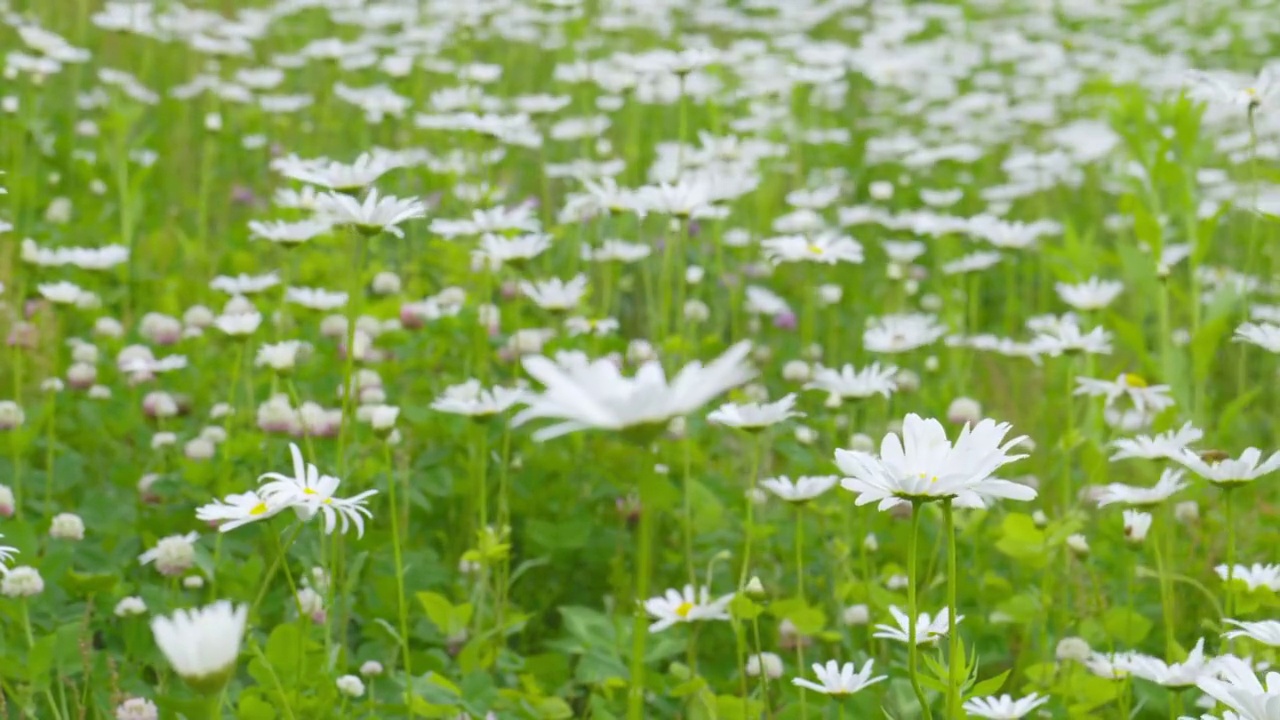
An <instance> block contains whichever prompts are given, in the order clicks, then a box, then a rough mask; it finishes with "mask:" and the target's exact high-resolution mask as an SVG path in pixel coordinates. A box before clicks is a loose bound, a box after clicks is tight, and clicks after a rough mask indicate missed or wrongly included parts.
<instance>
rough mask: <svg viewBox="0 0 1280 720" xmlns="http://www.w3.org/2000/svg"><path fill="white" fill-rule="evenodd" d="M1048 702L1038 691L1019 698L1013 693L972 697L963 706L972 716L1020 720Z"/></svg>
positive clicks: (999, 719) (991, 719) (998, 719)
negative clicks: (1014, 697)
mask: <svg viewBox="0 0 1280 720" xmlns="http://www.w3.org/2000/svg"><path fill="white" fill-rule="evenodd" d="M1047 702H1049V698H1047V697H1045V696H1042V695H1038V694H1036V693H1031V694H1030V695H1028V696H1026V697H1021V698H1018V699H1017V700H1015V699H1013V696H1012V695H1001V696H999V697H996V696H995V695H990V696H987V697H976V698H970V699H969V700H966V701H965V703H964V705H962V706H961V707H962V709H963V710H964V711H965V712H967V713H969V715H970V716H971V717H980V718H988V720H1020V718H1024V717H1026V716H1027V715H1030V714H1031V711H1033V710H1035V709H1036V708H1038V707H1040V706H1041V705H1044V704H1045V703H1047Z"/></svg>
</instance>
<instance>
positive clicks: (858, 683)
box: [791, 660, 889, 697]
mask: <svg viewBox="0 0 1280 720" xmlns="http://www.w3.org/2000/svg"><path fill="white" fill-rule="evenodd" d="M874 664H875V660H868V661H867V662H866V663H865V664H864V665H863V666H862V669H861V670H858V669H857V667H858V666H857V665H855V664H853V663H851V662H848V663H845V664H844V665H841V664H839V663H837V662H836V661H835V660H828V661H827V664H826V665H823V664H821V663H814V664H813V674H814V675H816V676H817V677H818V682H816V683H815V682H813V681H812V680H806V679H804V678H795V679H793V680H792V681H791V683H792V684H793V685H795V686H796V687H802V688H805V689H806V690H813V691H814V692H820V693H822V694H823V695H834V696H837V697H840V696H844V695H852V694H854V693H856V692H858V691H860V690H862V689H863V688H866V687H869V686H871V685H875V684H876V683H878V682H880V681H881V680H887V679H888V677H889V676H888V675H879V676H877V677H871V668H872V665H874Z"/></svg>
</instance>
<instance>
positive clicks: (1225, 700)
mask: <svg viewBox="0 0 1280 720" xmlns="http://www.w3.org/2000/svg"><path fill="white" fill-rule="evenodd" d="M1214 669H1215V670H1216V673H1215V674H1214V675H1212V676H1207V677H1202V678H1200V681H1199V682H1198V683H1197V685H1198V686H1199V688H1200V689H1201V690H1203V691H1204V692H1205V694H1207V695H1209V696H1210V697H1212V698H1213V699H1214V700H1217V701H1218V702H1220V703H1222V704H1223V705H1226V706H1227V707H1229V708H1231V710H1232V711H1233V712H1236V713H1238V714H1239V715H1240V717H1241V718H1243V719H1244V720H1272V719H1273V718H1277V717H1280V672H1274V671H1272V672H1268V673H1267V675H1266V683H1265V684H1264V683H1263V681H1262V680H1260V679H1259V678H1258V676H1257V675H1256V674H1254V671H1253V666H1252V665H1251V664H1250V663H1249V662H1248V661H1246V660H1241V659H1240V658H1238V657H1235V656H1234V655H1223V656H1221V657H1219V658H1218V659H1217V660H1216V661H1215V662H1214Z"/></svg>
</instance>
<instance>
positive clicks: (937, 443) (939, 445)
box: [835, 413, 1036, 510]
mask: <svg viewBox="0 0 1280 720" xmlns="http://www.w3.org/2000/svg"><path fill="white" fill-rule="evenodd" d="M1012 427H1013V426H1011V425H1009V424H1008V423H996V422H995V421H994V420H991V419H986V420H983V421H982V422H979V423H978V424H977V425H968V424H966V425H965V426H964V429H962V430H961V431H960V435H959V436H958V437H957V438H956V440H955V443H954V444H953V443H952V442H951V441H950V440H948V439H947V431H946V429H945V428H943V426H942V423H940V422H938V421H937V420H935V419H932V418H931V419H928V420H926V419H924V418H922V417H920V416H919V415H916V414H915V413H911V414H909V415H907V417H906V419H905V420H903V422H902V438H901V439H899V437H898V435H897V434H896V433H889V434H888V435H886V436H885V438H884V441H883V442H882V443H881V445H880V456H879V457H876V456H875V455H872V454H871V453H866V452H861V451H858V450H844V449H838V450H836V455H835V457H836V465H837V466H839V468H840V470H841V471H842V472H844V473H845V475H846V476H847V477H845V478H844V480H843V481H842V482H841V485H842V486H843V487H844V488H845V489H846V490H849V491H850V492H853V493H856V494H857V496H858V498H857V500H856V501H855V502H856V504H858V505H867V504H869V503H873V502H878V503H879V509H880V510H887V509H889V508H891V507H893V506H895V505H899V504H901V503H904V502H909V501H911V502H921V501H929V500H942V499H944V498H952V499H953V500H954V503H955V505H956V506H958V507H977V508H981V507H986V506H987V501H988V500H989V499H991V498H1007V499H1010V500H1023V501H1027V500H1033V499H1035V497H1036V491H1035V490H1034V489H1032V488H1030V487H1027V486H1026V485H1021V484H1018V483H1015V482H1010V481H1008V480H1001V479H998V478H995V477H992V474H993V473H995V471H996V470H998V469H999V468H1001V467H1003V466H1005V465H1007V464H1009V463H1011V462H1013V461H1015V460H1019V459H1021V458H1024V457H1026V455H1011V454H1009V451H1010V450H1012V449H1013V448H1014V447H1015V446H1016V445H1018V444H1019V443H1021V442H1022V441H1023V440H1024V439H1026V438H1025V436H1020V437H1017V438H1014V439H1013V440H1010V441H1008V442H1005V441H1004V438H1005V436H1006V435H1007V434H1008V433H1009V430H1011V429H1012Z"/></svg>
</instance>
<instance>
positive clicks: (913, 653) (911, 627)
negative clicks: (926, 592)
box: [907, 500, 933, 720]
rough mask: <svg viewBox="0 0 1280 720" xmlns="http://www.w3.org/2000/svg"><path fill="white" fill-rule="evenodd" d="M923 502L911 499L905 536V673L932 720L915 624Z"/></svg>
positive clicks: (917, 608) (917, 614)
mask: <svg viewBox="0 0 1280 720" xmlns="http://www.w3.org/2000/svg"><path fill="white" fill-rule="evenodd" d="M923 508H924V503H923V502H921V501H920V500H912V501H911V534H910V535H909V536H908V537H907V675H908V677H910V678H911V688H912V689H913V690H915V693H916V700H918V701H919V702H920V711H921V712H922V713H924V717H926V718H928V720H933V711H932V710H930V709H929V700H928V698H927V697H926V696H925V694H924V687H923V686H921V685H920V676H919V662H920V658H919V655H920V653H919V649H918V648H917V647H916V625H917V621H918V620H919V612H920V610H919V606H918V605H917V603H916V585H918V584H919V583H918V581H917V579H916V570H917V568H916V564H917V560H918V558H917V552H918V549H917V547H916V546H917V544H918V543H919V539H920V515H921V512H922V510H923Z"/></svg>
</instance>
